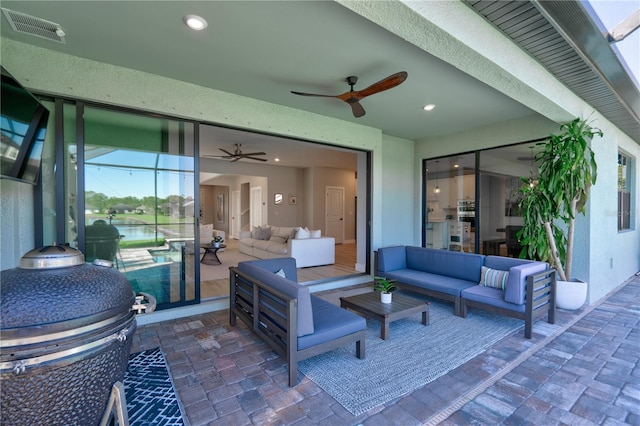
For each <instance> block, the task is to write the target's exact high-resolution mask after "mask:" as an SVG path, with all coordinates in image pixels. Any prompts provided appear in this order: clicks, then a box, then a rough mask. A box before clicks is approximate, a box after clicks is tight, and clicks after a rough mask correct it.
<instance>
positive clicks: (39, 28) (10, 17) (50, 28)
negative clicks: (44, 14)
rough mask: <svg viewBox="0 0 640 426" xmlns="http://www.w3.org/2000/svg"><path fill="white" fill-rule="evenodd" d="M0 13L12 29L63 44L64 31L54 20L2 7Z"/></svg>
mask: <svg viewBox="0 0 640 426" xmlns="http://www.w3.org/2000/svg"><path fill="white" fill-rule="evenodd" d="M2 13H4V16H5V17H6V18H7V21H9V25H11V28H12V29H13V30H14V31H17V32H19V33H23V34H29V35H32V36H36V37H40V38H46V39H47V40H51V41H55V42H58V43H62V44H65V43H66V41H65V39H64V31H62V27H60V25H59V24H56V23H55V22H51V21H46V20H44V19H40V18H36V17H35V16H30V15H26V14H24V13H20V12H16V11H13V10H9V9H5V8H2Z"/></svg>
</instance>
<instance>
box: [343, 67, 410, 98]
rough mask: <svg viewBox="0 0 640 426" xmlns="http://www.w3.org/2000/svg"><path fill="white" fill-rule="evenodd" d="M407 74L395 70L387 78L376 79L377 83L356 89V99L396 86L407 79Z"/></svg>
mask: <svg viewBox="0 0 640 426" xmlns="http://www.w3.org/2000/svg"><path fill="white" fill-rule="evenodd" d="M407 76H408V74H407V72H406V71H400V72H397V73H395V74H392V75H390V76H389V77H387V78H383V79H382V80H380V81H378V82H377V83H373V84H372V85H371V86H369V87H367V88H365V89H362V90H357V91H356V94H355V96H356V97H357V98H358V99H362V98H365V97H367V96H370V95H374V94H376V93H379V92H384V91H385V90H389V89H392V88H394V87H396V86H398V85H399V84H401V83H402V82H403V81H405V80H406V79H407ZM347 93H349V92H347ZM341 96H342V95H341Z"/></svg>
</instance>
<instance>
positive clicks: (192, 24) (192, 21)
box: [183, 15, 209, 31]
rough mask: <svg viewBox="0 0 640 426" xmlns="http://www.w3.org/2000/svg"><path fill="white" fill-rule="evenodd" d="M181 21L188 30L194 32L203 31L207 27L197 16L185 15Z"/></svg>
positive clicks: (205, 22)
mask: <svg viewBox="0 0 640 426" xmlns="http://www.w3.org/2000/svg"><path fill="white" fill-rule="evenodd" d="M183 19H184V23H185V24H187V26H188V27H189V28H191V29H192V30H196V31H200V30H204V29H205V28H207V25H209V24H207V21H205V20H204V18H203V17H201V16H198V15H186V16H185V17H184V18H183Z"/></svg>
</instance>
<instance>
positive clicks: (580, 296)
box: [556, 278, 587, 310]
mask: <svg viewBox="0 0 640 426" xmlns="http://www.w3.org/2000/svg"><path fill="white" fill-rule="evenodd" d="M586 301H587V283H586V282H584V281H581V280H579V279H576V278H573V279H571V281H560V280H558V281H557V286H556V306H557V307H558V308H560V309H567V310H574V309H578V308H580V307H581V306H582V305H584V302H586Z"/></svg>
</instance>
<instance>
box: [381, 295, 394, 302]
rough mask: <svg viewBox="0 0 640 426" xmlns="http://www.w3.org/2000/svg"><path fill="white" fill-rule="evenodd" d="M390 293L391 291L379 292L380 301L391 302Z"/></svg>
mask: <svg viewBox="0 0 640 426" xmlns="http://www.w3.org/2000/svg"><path fill="white" fill-rule="evenodd" d="M391 294H392V293H380V301H381V302H382V303H391Z"/></svg>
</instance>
